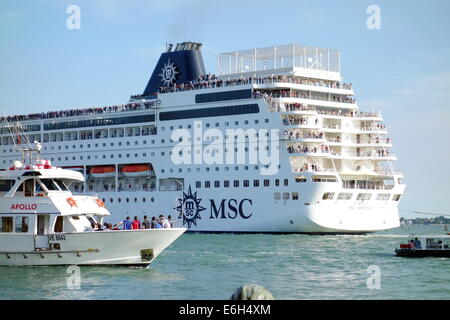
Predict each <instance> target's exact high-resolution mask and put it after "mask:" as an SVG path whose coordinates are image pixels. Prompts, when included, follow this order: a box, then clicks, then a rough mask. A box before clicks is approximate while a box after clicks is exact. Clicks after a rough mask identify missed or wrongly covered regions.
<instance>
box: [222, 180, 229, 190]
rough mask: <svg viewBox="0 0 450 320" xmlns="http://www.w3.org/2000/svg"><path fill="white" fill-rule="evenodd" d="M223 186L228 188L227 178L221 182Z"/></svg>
mask: <svg viewBox="0 0 450 320" xmlns="http://www.w3.org/2000/svg"><path fill="white" fill-rule="evenodd" d="M223 186H224V187H225V188H228V187H229V186H230V181H229V180H225V181H224V182H223Z"/></svg>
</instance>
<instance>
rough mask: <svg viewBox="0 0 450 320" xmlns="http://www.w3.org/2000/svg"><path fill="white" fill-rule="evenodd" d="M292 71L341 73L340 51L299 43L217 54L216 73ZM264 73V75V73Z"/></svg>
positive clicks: (222, 74)
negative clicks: (298, 69) (306, 70)
mask: <svg viewBox="0 0 450 320" xmlns="http://www.w3.org/2000/svg"><path fill="white" fill-rule="evenodd" d="M285 68H289V69H291V70H294V69H295V68H301V69H309V70H317V71H326V72H332V73H338V74H339V73H340V68H341V66H340V51H339V50H333V49H322V48H317V47H311V46H305V45H300V44H287V45H280V46H272V47H267V48H254V49H249V50H241V51H232V52H226V53H219V54H218V56H217V74H218V75H219V76H224V75H230V74H237V73H251V72H253V73H259V72H261V71H263V72H264V71H268V70H277V69H285ZM264 73H265V72H264Z"/></svg>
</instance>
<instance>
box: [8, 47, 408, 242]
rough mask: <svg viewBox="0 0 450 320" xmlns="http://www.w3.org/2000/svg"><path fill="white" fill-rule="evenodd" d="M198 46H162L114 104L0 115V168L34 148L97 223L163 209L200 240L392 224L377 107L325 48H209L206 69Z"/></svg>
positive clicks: (384, 136) (386, 146)
mask: <svg viewBox="0 0 450 320" xmlns="http://www.w3.org/2000/svg"><path fill="white" fill-rule="evenodd" d="M201 46H202V44H200V43H195V42H183V43H178V44H176V45H171V44H170V45H167V47H166V49H165V52H163V53H162V54H161V56H160V58H159V60H158V62H157V64H156V67H155V69H154V70H153V73H152V75H151V77H150V79H149V81H148V83H147V85H146V87H145V90H144V92H143V93H142V94H138V95H132V96H131V97H130V99H129V100H128V102H127V103H125V104H122V105H116V106H106V107H94V108H84V109H71V110H62V111H54V112H45V113H35V114H28V115H15V116H4V117H2V118H1V122H0V125H1V126H0V153H1V156H0V168H1V169H7V168H9V167H11V166H12V165H13V161H14V159H16V158H17V157H18V156H19V151H17V150H16V149H18V148H16V147H17V146H18V145H20V144H24V143H26V142H30V143H33V142H34V141H37V142H41V143H42V145H43V148H42V150H41V154H42V157H44V158H46V159H49V160H51V162H52V163H53V164H54V165H56V166H59V167H63V168H68V169H72V170H77V171H79V172H81V173H82V174H83V175H84V176H85V178H86V179H85V180H84V182H83V183H73V184H72V185H71V186H70V188H71V191H72V192H73V193H74V194H77V193H79V194H94V195H96V196H97V197H99V198H100V199H101V200H102V201H103V202H104V203H105V204H106V206H107V207H108V209H109V210H110V211H111V213H112V215H111V216H110V217H109V219H110V220H111V221H110V222H118V221H120V220H123V219H124V218H125V217H126V216H127V215H128V216H135V215H137V216H140V217H142V216H143V215H147V216H149V217H152V216H158V215H160V214H164V215H165V216H168V215H171V217H172V219H178V221H179V223H180V224H182V225H184V226H185V227H186V228H188V230H189V231H194V232H212V233H215V232H236V233H238V232H243V233H308V234H327V233H331V234H362V233H368V232H374V231H377V230H385V229H390V228H396V227H398V226H399V215H398V204H399V201H400V199H401V198H402V195H403V192H404V189H405V184H404V183H403V182H402V179H403V175H402V173H401V172H399V171H397V170H395V168H394V165H393V162H394V161H395V160H396V156H395V155H394V154H393V153H392V152H390V149H391V147H392V141H391V139H390V137H389V136H388V131H387V128H386V126H385V125H384V124H383V118H382V116H381V114H380V113H379V112H374V111H371V112H368V111H361V110H360V109H359V108H358V104H357V102H356V100H355V99H354V91H353V86H352V84H350V83H346V82H344V81H343V78H342V76H341V57H340V51H339V50H333V49H324V48H317V47H311V46H305V45H299V44H288V45H280V46H273V47H267V48H254V49H248V50H241V51H232V52H226V53H220V54H218V56H217V72H216V73H215V74H211V73H207V72H206V70H205V66H204V62H203V58H202V55H201ZM17 127H20V128H21V130H23V132H24V133H23V134H22V135H20V134H19V135H18V136H15V137H14V135H11V132H12V131H14V130H15V128H17ZM7 188H8V185H1V186H0V194H1V193H4V192H5V190H6V189H7Z"/></svg>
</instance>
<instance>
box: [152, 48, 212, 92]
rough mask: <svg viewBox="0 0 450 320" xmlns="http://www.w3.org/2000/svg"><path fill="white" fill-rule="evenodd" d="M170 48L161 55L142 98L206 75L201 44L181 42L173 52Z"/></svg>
mask: <svg viewBox="0 0 450 320" xmlns="http://www.w3.org/2000/svg"><path fill="white" fill-rule="evenodd" d="M172 47H173V46H172V44H169V45H168V46H167V47H166V52H164V53H163V54H161V57H160V58H159V60H158V63H157V64H156V67H155V69H154V70H153V73H152V76H151V77H150V80H149V81H148V83H147V86H146V87H145V90H144V93H143V95H144V96H152V95H155V94H156V93H157V92H158V91H159V88H160V87H165V86H173V85H174V84H177V85H180V84H183V83H185V84H186V83H189V82H191V81H194V80H197V78H198V77H199V76H200V75H202V74H205V73H206V72H205V65H204V63H203V57H202V54H201V52H200V48H201V47H202V44H201V43H196V42H182V43H177V45H176V46H175V49H174V50H172Z"/></svg>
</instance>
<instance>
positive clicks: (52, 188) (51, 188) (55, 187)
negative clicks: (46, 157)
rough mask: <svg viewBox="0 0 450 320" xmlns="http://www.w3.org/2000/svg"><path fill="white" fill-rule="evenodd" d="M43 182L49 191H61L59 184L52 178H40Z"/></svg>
mask: <svg viewBox="0 0 450 320" xmlns="http://www.w3.org/2000/svg"><path fill="white" fill-rule="evenodd" d="M40 181H41V182H42V184H43V185H44V186H45V187H46V188H47V190H48V191H59V187H58V185H57V184H56V183H55V181H54V180H52V179H40Z"/></svg>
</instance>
